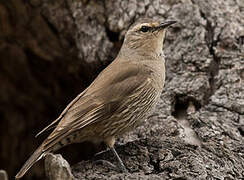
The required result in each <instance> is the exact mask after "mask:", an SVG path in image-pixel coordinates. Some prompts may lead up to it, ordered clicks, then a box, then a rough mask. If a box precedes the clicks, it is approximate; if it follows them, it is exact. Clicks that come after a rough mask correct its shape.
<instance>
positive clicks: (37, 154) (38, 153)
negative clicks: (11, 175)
mask: <svg viewBox="0 0 244 180" xmlns="http://www.w3.org/2000/svg"><path fill="white" fill-rule="evenodd" d="M42 149H43V147H42V145H41V146H40V147H39V148H38V149H37V150H36V151H35V152H34V153H33V154H32V155H31V157H30V158H29V159H28V160H27V161H26V162H25V164H24V165H23V167H22V168H21V169H20V171H19V172H18V173H17V174H16V176H15V179H19V178H21V177H22V176H24V174H25V173H26V172H27V171H28V170H29V169H30V168H31V167H32V166H33V164H34V163H35V162H37V161H39V160H40V159H41V158H42V157H43V156H44V152H43V151H42Z"/></svg>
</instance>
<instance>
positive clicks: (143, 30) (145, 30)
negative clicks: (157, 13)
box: [140, 26, 150, 32]
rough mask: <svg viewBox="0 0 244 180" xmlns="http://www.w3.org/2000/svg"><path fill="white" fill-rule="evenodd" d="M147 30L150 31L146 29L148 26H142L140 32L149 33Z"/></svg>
mask: <svg viewBox="0 0 244 180" xmlns="http://www.w3.org/2000/svg"><path fill="white" fill-rule="evenodd" d="M149 29H150V27H148V26H142V27H141V29H140V31H141V32H147V31H149Z"/></svg>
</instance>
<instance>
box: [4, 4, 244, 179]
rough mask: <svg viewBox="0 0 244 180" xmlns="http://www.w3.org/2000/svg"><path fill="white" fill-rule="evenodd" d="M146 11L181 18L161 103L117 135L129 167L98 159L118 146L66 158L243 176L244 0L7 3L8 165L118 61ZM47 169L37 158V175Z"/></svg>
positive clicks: (141, 174)
mask: <svg viewBox="0 0 244 180" xmlns="http://www.w3.org/2000/svg"><path fill="white" fill-rule="evenodd" d="M144 16H147V17H151V18H155V19H162V21H163V20H165V19H174V20H177V21H178V23H177V24H175V25H174V26H173V27H172V28H170V29H169V31H168V33H167V38H166V40H165V47H164V50H165V55H166V61H167V62H166V63H167V64H166V66H167V79H166V85H165V90H164V91H163V93H162V96H161V101H160V102H159V104H158V105H157V108H156V111H155V112H154V113H153V114H152V116H150V117H149V119H148V121H147V122H146V123H145V125H144V126H142V127H139V128H138V129H137V130H135V131H133V132H131V133H129V134H127V135H125V136H123V137H121V138H120V139H119V140H118V143H117V145H116V149H117V150H118V153H119V155H120V156H121V158H122V159H123V161H124V163H125V164H126V166H127V168H128V170H129V173H127V174H123V173H117V171H115V170H113V169H111V168H110V167H107V166H105V165H100V164H96V163H95V162H94V161H95V160H99V159H106V160H109V161H110V162H112V163H114V164H116V162H115V159H114V157H113V156H112V155H111V152H104V153H101V154H99V155H97V156H95V157H93V158H89V157H87V156H86V155H83V154H82V153H80V154H79V153H78V152H79V151H80V149H75V147H73V152H74V151H76V155H75V153H69V154H67V156H73V157H74V158H76V159H78V160H79V161H81V160H84V161H81V162H80V163H78V164H75V165H74V166H72V172H73V175H74V177H76V178H78V179H84V178H86V179H242V178H244V163H243V162H244V151H243V146H244V140H243V136H244V3H243V1H242V0H225V1H222V0H216V1H212V0H154V1H149V0H142V1H137V0H124V1H109V0H103V1H88V0H61V1H49V0H31V1H29V2H24V3H21V2H20V1H6V2H0V19H3V20H4V21H0V56H1V59H3V60H2V61H0V80H1V85H2V86H1V88H0V101H1V104H2V105H3V106H0V119H1V121H0V142H1V143H0V149H1V151H0V161H1V165H0V168H3V169H7V172H8V174H9V175H10V176H11V177H12V176H13V175H14V173H16V171H17V168H19V167H20V166H21V165H22V163H23V162H24V160H26V158H27V156H28V155H29V154H30V153H31V152H33V150H34V148H36V147H37V145H38V143H35V144H34V143H33V142H35V141H36V140H35V139H34V135H35V134H36V133H37V132H38V131H40V130H41V129H42V127H44V126H45V125H47V124H49V123H50V122H51V121H52V120H53V119H55V118H56V117H57V116H58V114H59V113H60V112H61V111H62V109H63V108H64V107H65V106H66V105H67V103H68V102H69V101H70V100H72V99H73V98H74V97H75V96H76V95H77V94H78V93H79V92H81V91H82V89H84V88H85V87H86V86H87V85H88V84H89V83H90V82H91V81H92V79H94V78H95V77H96V75H97V74H98V72H99V71H100V70H101V69H102V68H104V67H105V66H106V65H107V64H109V63H110V62H111V61H112V59H113V58H114V57H115V56H116V54H117V52H118V51H119V48H120V46H121V44H122V42H123V37H124V34H125V32H126V30H127V28H128V27H129V25H130V24H131V23H133V22H134V20H135V19H137V18H139V17H144ZM2 27H3V28H2ZM16 29H17V30H16ZM13 127H14V128H13ZM9 138H11V141H10V140H9ZM43 138H44V137H42V138H41V139H40V141H39V144H40V142H41V140H42V139H43ZM23 139H25V141H23ZM81 147H82V146H81ZM86 148H87V147H85V146H84V147H82V149H86ZM88 149H89V148H88ZM16 152H17V153H16ZM65 158H66V157H65ZM58 159H59V158H58ZM2 166H3V167H2ZM42 172H43V171H41V170H40V166H35V167H34V169H32V173H30V174H31V175H30V174H29V177H31V176H32V177H33V178H40V177H41V175H42Z"/></svg>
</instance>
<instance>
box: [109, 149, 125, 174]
mask: <svg viewBox="0 0 244 180" xmlns="http://www.w3.org/2000/svg"><path fill="white" fill-rule="evenodd" d="M110 149H111V150H112V152H113V154H114V156H115V157H116V158H117V160H118V162H119V169H120V170H121V171H122V172H123V173H126V172H128V171H127V169H126V168H125V165H124V163H123V161H122V160H121V159H120V157H119V155H118V153H117V152H116V150H115V149H114V147H111V148H110Z"/></svg>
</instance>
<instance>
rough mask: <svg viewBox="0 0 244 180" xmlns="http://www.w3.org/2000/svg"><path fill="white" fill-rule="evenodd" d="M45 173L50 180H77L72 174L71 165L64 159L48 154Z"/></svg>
mask: <svg viewBox="0 0 244 180" xmlns="http://www.w3.org/2000/svg"><path fill="white" fill-rule="evenodd" d="M45 172H46V175H47V178H48V179H49V180H62V179H67V180H75V178H74V176H73V175H72V173H71V169H70V165H69V163H68V162H67V161H66V160H65V159H63V157H62V156H61V155H60V154H58V155H53V154H47V155H46V158H45Z"/></svg>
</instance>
